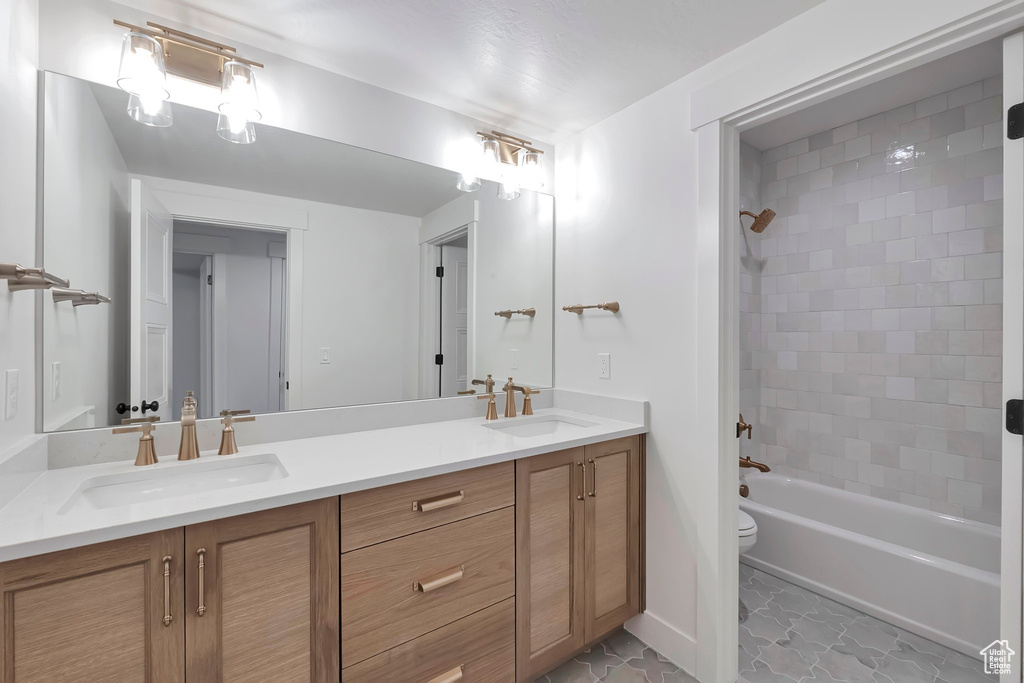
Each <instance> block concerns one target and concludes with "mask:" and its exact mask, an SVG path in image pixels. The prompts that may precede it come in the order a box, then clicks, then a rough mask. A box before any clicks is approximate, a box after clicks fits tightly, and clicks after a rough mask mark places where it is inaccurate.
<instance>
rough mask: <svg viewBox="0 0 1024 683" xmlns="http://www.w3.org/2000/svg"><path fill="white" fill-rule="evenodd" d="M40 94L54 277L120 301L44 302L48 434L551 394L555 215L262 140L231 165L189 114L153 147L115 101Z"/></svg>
mask: <svg viewBox="0 0 1024 683" xmlns="http://www.w3.org/2000/svg"><path fill="white" fill-rule="evenodd" d="M44 87H45V101H44V125H43V136H42V145H43V150H42V153H43V188H42V193H43V206H42V216H43V218H42V242H43V259H44V264H45V266H46V268H47V270H48V271H50V272H54V273H56V274H59V275H60V276H61V277H65V278H69V279H70V280H71V283H72V284H71V286H72V287H74V288H81V289H85V290H87V291H90V292H91V291H95V292H98V293H99V294H102V295H105V296H108V297H110V299H111V302H110V303H109V304H106V303H104V304H98V305H93V306H72V305H71V304H70V303H68V302H57V301H55V300H54V297H53V292H52V291H44V292H43V294H42V297H43V302H42V306H43V316H42V318H43V334H42V341H41V343H42V350H41V354H40V356H41V359H42V366H43V367H42V373H41V376H42V382H43V386H42V387H40V395H41V396H42V399H43V429H44V430H45V431H57V430H66V429H78V428H87V427H103V426H109V425H113V424H118V423H120V422H121V421H122V420H123V419H127V418H137V417H142V416H143V415H145V416H152V415H154V414H155V415H158V416H160V418H161V419H162V420H174V419H178V418H179V416H180V406H181V402H182V399H183V397H184V395H185V392H186V391H194V392H195V395H196V396H197V398H198V401H199V412H200V416H201V417H215V416H216V415H217V414H218V413H219V412H220V411H222V410H229V409H250V410H252V411H253V412H254V413H263V412H276V411H280V410H297V409H308V408H323V407H332V406H346V405H355V404H362V403H379V402H386V401H401V400H409V399H415V398H434V397H446V396H454V395H456V394H458V393H460V392H468V391H472V390H476V391H478V392H480V393H482V391H483V389H482V387H477V386H474V385H473V384H472V383H471V382H472V380H473V379H474V378H476V379H484V378H485V377H486V375H487V374H492V375H493V376H494V378H495V380H496V381H497V382H498V387H499V388H500V386H501V384H503V383H504V380H505V379H506V378H507V377H508V376H509V375H512V376H514V377H515V378H516V381H517V383H520V384H525V385H528V386H532V387H548V386H550V385H551V377H552V323H553V317H552V316H553V313H552V311H553V275H554V269H553V247H554V243H553V242H554V234H553V231H554V200H553V198H552V197H551V196H549V195H545V194H542V193H536V192H530V191H526V190H524V191H523V193H522V196H521V197H519V198H518V199H515V200H512V201H505V200H501V199H499V198H498V197H497V186H496V184H495V183H490V182H486V181H485V182H484V183H483V186H482V187H481V189H480V190H478V191H476V192H473V193H463V192H460V191H458V190H457V189H456V179H457V174H456V173H454V172H451V171H447V170H444V169H440V168H435V167H431V166H426V165H423V164H418V163H415V162H411V161H408V160H403V159H399V158H396V157H392V156H388V155H385V154H380V153H376V152H372V151H368V150H364V149H360V148H356V147H351V146H348V145H343V144H340V143H336V142H331V141H328V140H323V139H320V138H314V137H310V136H306V135H302V134H299V133H295V132H292V131H287V130H281V129H275V128H271V127H268V126H260V127H259V128H260V135H259V138H258V140H257V142H256V143H255V144H253V145H245V146H239V145H232V144H231V143H228V142H226V141H224V140H221V139H220V138H218V137H217V135H216V132H215V128H216V127H215V125H214V124H215V120H216V114H213V113H211V112H208V111H204V110H200V109H193V108H189V107H185V106H183V105H180V104H175V105H173V106H174V125H173V126H172V127H169V128H152V127H147V126H144V125H141V124H139V123H137V122H136V121H133V120H132V119H130V118H129V117H128V116H127V115H126V113H125V107H124V93H123V92H122V91H120V90H118V89H115V88H110V87H107V86H103V85H98V84H95V83H90V82H87V81H82V80H78V79H75V78H70V77H67V76H62V75H59V74H54V73H46V74H45V75H44ZM297 106H299V105H297ZM442 275H443V276H442ZM439 276H440V277H439ZM528 308H534V309H535V311H536V313H535V315H534V316H532V317H531V316H528V315H520V314H513V315H511V317H503V316H498V315H495V313H496V312H498V311H505V310H519V309H528Z"/></svg>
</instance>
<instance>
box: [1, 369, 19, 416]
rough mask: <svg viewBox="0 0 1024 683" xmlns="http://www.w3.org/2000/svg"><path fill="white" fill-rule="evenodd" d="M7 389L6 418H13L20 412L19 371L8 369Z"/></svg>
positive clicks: (5, 401)
mask: <svg viewBox="0 0 1024 683" xmlns="http://www.w3.org/2000/svg"><path fill="white" fill-rule="evenodd" d="M5 376H6V380H7V381H6V389H5V391H4V419H5V420H13V419H14V416H15V415H17V414H18V371H17V370H8V371H7V372H6V373H5Z"/></svg>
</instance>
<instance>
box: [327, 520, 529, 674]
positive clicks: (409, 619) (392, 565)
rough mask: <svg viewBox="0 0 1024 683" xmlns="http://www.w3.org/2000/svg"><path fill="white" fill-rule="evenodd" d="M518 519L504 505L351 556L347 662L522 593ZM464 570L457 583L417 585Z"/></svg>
mask: <svg viewBox="0 0 1024 683" xmlns="http://www.w3.org/2000/svg"><path fill="white" fill-rule="evenodd" d="M514 516H515V515H514V509H513V508H503V509H501V510H495V511H494V512H489V513H487V514H484V515H478V516H476V517H471V518H469V519H464V520H461V521H459V522H453V523H452V524H447V525H444V526H440V527H437V528H434V529H429V530H427V531H423V532H420V533H417V534H413V535H410V536H404V537H402V538H397V539H394V540H392V541H388V542H386V543H380V544H377V545H374V546H370V547H367V548H362V549H360V550H355V551H352V552H350V553H346V554H345V555H343V556H342V558H341V613H342V616H341V621H342V644H341V648H342V659H343V661H344V664H345V667H346V668H347V667H350V666H352V665H353V664H356V663H357V662H360V661H362V660H364V659H367V658H369V657H372V656H374V655H376V654H378V653H380V652H383V651H384V650H388V649H390V648H393V647H395V646H397V645H400V644H402V643H404V642H407V641H409V640H412V639H413V638H416V637H418V636H420V635H422V634H424V633H426V632H428V631H431V630H433V629H436V628H439V627H441V626H445V625H446V624H449V623H451V622H453V621H455V620H457V619H460V618H462V617H464V616H467V615H469V614H472V613H473V612H476V611H478V610H481V609H483V608H485V607H488V606H490V605H493V604H495V603H497V602H500V601H501V600H504V599H506V598H509V597H511V596H512V595H514V594H515V521H514ZM459 567H462V568H463V578H462V579H460V580H458V581H456V582H454V583H451V584H449V585H446V586H443V587H441V588H438V589H436V590H433V591H431V592H428V593H423V592H418V591H416V590H414V588H413V584H414V582H416V581H421V582H422V581H425V580H427V579H430V578H433V577H436V576H438V575H443V574H445V573H446V572H449V571H450V570H453V569H457V568H459Z"/></svg>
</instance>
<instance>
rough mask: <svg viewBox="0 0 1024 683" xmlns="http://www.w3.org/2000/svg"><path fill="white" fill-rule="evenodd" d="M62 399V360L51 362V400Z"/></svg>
mask: <svg viewBox="0 0 1024 683" xmlns="http://www.w3.org/2000/svg"><path fill="white" fill-rule="evenodd" d="M59 399H60V361H57V362H55V363H51V364H50V400H51V401H56V400H59Z"/></svg>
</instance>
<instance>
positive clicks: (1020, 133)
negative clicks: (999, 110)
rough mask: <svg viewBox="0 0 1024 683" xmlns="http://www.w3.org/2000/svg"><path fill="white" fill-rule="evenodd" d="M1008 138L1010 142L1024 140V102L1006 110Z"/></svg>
mask: <svg viewBox="0 0 1024 683" xmlns="http://www.w3.org/2000/svg"><path fill="white" fill-rule="evenodd" d="M1006 137H1007V138H1008V139H1010V140H1019V139H1021V138H1024V102H1020V103H1018V104H1015V105H1013V106H1012V107H1010V108H1009V109H1007V110H1006Z"/></svg>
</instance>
